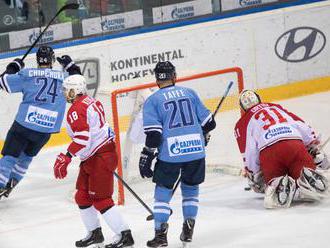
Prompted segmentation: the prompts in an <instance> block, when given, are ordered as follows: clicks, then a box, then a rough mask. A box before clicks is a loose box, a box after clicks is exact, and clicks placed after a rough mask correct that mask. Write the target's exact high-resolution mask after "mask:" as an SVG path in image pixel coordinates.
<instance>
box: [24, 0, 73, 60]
mask: <svg viewBox="0 0 330 248" xmlns="http://www.w3.org/2000/svg"><path fill="white" fill-rule="evenodd" d="M78 8H79V4H77V3H69V4H66V5H64V6H63V7H62V8H60V9H59V10H58V11H57V13H56V14H55V16H54V17H53V18H52V19H51V20H50V21H49V23H48V24H47V26H46V27H45V28H44V30H43V31H42V32H41V33H40V34H39V36H38V37H37V39H36V40H35V41H34V42H33V44H32V45H31V46H30V47H29V49H28V50H27V51H26V52H25V54H24V56H23V57H22V61H23V60H24V59H25V58H26V56H28V54H29V53H30V52H31V50H32V49H33V48H34V47H35V46H36V44H37V43H38V42H39V40H40V39H41V37H42V35H43V34H44V33H45V31H46V30H47V29H48V27H49V26H50V25H51V24H52V22H53V21H54V20H55V18H56V17H57V16H58V15H59V14H60V13H61V12H62V11H64V10H68V9H78Z"/></svg>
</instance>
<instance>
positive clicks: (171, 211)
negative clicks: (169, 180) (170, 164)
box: [147, 176, 181, 220]
mask: <svg viewBox="0 0 330 248" xmlns="http://www.w3.org/2000/svg"><path fill="white" fill-rule="evenodd" d="M180 182H181V176H180V178H179V179H178V181H176V183H175V185H174V188H173V190H172V195H171V198H172V197H173V195H174V193H175V191H176V189H177V188H178V186H179V184H180ZM172 214H173V210H172V209H170V216H171V215H172ZM153 218H154V216H153V214H151V215H149V216H148V217H147V220H152V219H153Z"/></svg>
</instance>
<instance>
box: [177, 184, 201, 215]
mask: <svg viewBox="0 0 330 248" xmlns="http://www.w3.org/2000/svg"><path fill="white" fill-rule="evenodd" d="M181 192H182V212H183V217H184V220H186V219H195V218H196V216H197V212H198V203H199V200H198V195H199V185H194V186H190V185H187V184H184V183H183V182H181Z"/></svg>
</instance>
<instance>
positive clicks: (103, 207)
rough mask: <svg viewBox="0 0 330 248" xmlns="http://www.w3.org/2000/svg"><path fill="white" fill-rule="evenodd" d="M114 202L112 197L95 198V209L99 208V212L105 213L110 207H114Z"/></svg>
mask: <svg viewBox="0 0 330 248" xmlns="http://www.w3.org/2000/svg"><path fill="white" fill-rule="evenodd" d="M114 205H115V204H114V202H113V200H112V198H105V199H95V200H94V201H93V206H94V207H95V209H97V210H98V211H99V212H101V213H104V212H106V211H107V210H108V209H110V208H112V207H113V206H114Z"/></svg>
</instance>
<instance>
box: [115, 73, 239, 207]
mask: <svg viewBox="0 0 330 248" xmlns="http://www.w3.org/2000/svg"><path fill="white" fill-rule="evenodd" d="M225 73H236V75H237V82H238V91H239V93H240V92H241V91H242V90H243V87H244V83H243V70H242V69H241V68H240V67H232V68H227V69H222V70H215V71H210V72H204V73H199V74H194V75H191V76H187V77H181V78H178V79H177V81H176V83H182V82H186V81H190V80H195V79H199V78H205V77H211V76H215V75H219V74H225ZM156 86H157V84H156V82H152V83H147V84H141V85H136V86H132V87H126V88H122V89H117V90H115V91H113V92H111V104H112V118H113V128H114V132H115V134H116V138H115V142H116V147H117V152H118V167H117V173H118V175H119V176H120V177H123V167H122V159H121V145H120V130H119V117H118V116H119V115H118V104H117V95H118V94H122V93H128V92H132V91H136V90H142V89H147V88H152V87H156ZM124 203H125V193H124V187H123V184H122V183H121V182H120V181H119V180H118V205H123V204H124Z"/></svg>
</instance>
